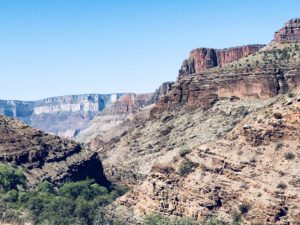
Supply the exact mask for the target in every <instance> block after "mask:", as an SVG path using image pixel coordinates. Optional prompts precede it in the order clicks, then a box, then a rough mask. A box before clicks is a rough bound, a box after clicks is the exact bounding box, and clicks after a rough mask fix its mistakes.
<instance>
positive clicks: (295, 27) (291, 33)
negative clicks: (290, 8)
mask: <svg viewBox="0 0 300 225" xmlns="http://www.w3.org/2000/svg"><path fill="white" fill-rule="evenodd" d="M273 41H275V42H281V43H286V42H296V41H300V18H297V19H291V20H289V21H288V22H287V23H285V26H284V27H283V28H281V29H280V30H279V31H277V32H276V33H275V35H274V39H273Z"/></svg>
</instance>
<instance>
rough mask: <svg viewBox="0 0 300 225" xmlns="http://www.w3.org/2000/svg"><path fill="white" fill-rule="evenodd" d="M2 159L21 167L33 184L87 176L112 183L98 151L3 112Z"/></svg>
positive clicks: (0, 120)
mask: <svg viewBox="0 0 300 225" xmlns="http://www.w3.org/2000/svg"><path fill="white" fill-rule="evenodd" d="M0 162H1V163H10V164H12V165H14V166H18V167H22V168H23V169H24V171H25V173H26V176H27V178H28V181H29V184H30V185H31V186H36V185H37V184H38V183H39V182H40V181H43V180H48V181H50V182H51V183H54V184H58V185H59V184H62V183H63V182H66V181H78V180H82V179H85V178H88V177H89V178H93V179H95V180H96V181H98V182H99V183H101V184H103V185H105V186H108V185H109V182H108V181H107V179H106V177H105V176H104V173H103V168H102V163H101V161H100V158H99V156H98V155H97V153H95V152H92V151H90V150H87V149H85V148H84V147H83V146H82V145H80V144H77V143H75V142H74V141H69V140H66V139H61V138H60V137H58V136H53V135H50V134H46V133H44V132H42V131H39V130H36V129H33V128H31V127H29V126H28V125H26V124H24V123H22V122H20V121H18V120H14V119H11V118H8V117H5V116H0Z"/></svg>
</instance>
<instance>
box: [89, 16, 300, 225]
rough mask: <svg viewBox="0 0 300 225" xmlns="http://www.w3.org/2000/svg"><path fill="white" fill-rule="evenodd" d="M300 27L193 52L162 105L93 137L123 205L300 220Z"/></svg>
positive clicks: (264, 220) (137, 209) (258, 220)
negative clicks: (120, 188)
mask: <svg viewBox="0 0 300 225" xmlns="http://www.w3.org/2000/svg"><path fill="white" fill-rule="evenodd" d="M299 29H300V19H293V20H290V21H288V22H287V23H286V24H285V27H284V28H282V29H280V30H279V31H278V32H277V33H276V34H275V36H274V40H273V41H272V43H271V44H269V45H267V46H261V45H250V46H245V47H240V48H230V49H229V50H213V49H204V48H201V49H196V50H194V51H192V52H191V55H190V57H189V59H188V60H185V61H184V63H183V66H182V67H181V69H180V71H179V77H178V80H177V81H176V82H174V83H166V84H164V85H163V86H162V87H161V88H160V89H159V90H158V93H161V95H160V96H159V98H158V101H157V103H156V104H155V106H149V107H147V108H145V109H144V110H143V111H141V112H139V113H138V114H137V115H136V116H135V117H134V119H132V120H131V121H127V122H126V123H122V124H121V125H120V126H117V127H115V128H113V129H112V131H111V132H107V133H106V134H105V135H103V133H102V135H98V136H97V135H96V137H95V138H93V139H91V140H90V141H89V145H90V147H92V148H93V149H94V150H96V151H98V152H99V154H100V156H101V158H102V159H103V165H104V168H105V174H106V175H107V176H108V177H109V179H110V180H111V181H113V182H116V183H119V184H125V185H128V186H130V187H131V191H130V192H129V193H127V194H126V195H125V196H123V197H121V198H120V199H119V200H118V201H117V202H116V206H117V207H118V209H120V210H124V211H125V212H126V213H125V214H127V215H128V213H127V212H128V210H129V212H132V215H131V217H132V218H134V219H135V220H139V219H140V218H142V217H143V216H144V215H147V214H149V213H153V212H159V213H162V214H164V215H167V216H189V217H193V218H195V219H197V220H201V219H203V218H205V217H206V216H208V215H216V216H220V217H223V218H225V219H226V220H229V219H230V217H231V216H232V215H233V214H234V213H235V211H238V212H239V213H241V215H242V218H243V220H244V222H245V223H246V224H299V221H300V217H299V215H300V211H299V202H300V194H299V193H300V186H299V180H300V177H299V172H300V168H299V165H300V164H299V160H300V148H299V145H300V140H299V133H300V114H299V110H300V92H299V89H297V87H298V86H299V84H300V47H299V46H300V42H299V37H300V34H299ZM226 51H227V53H226ZM224 52H225V53H224ZM221 53H222V54H221ZM224 57H225V58H224ZM114 131H115V132H114ZM96 133H97V132H96Z"/></svg>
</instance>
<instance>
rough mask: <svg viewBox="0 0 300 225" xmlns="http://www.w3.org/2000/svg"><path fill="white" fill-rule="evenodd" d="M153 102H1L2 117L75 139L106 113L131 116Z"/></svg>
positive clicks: (78, 98)
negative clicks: (99, 116)
mask: <svg viewBox="0 0 300 225" xmlns="http://www.w3.org/2000/svg"><path fill="white" fill-rule="evenodd" d="M121 98H122V99H121ZM150 100H151V94H144V95H137V94H124V93H123V94H107V95H99V94H89V95H71V96H62V97H52V98H47V99H44V100H39V101H31V102H24V101H5V100H0V114H2V115H6V116H10V117H15V118H17V119H19V120H21V121H23V122H25V123H27V124H29V125H30V126H33V127H35V128H38V129H42V130H44V131H46V132H49V133H52V134H57V135H59V136H62V137H68V138H73V137H74V136H76V135H77V134H78V133H79V131H80V130H83V129H85V128H86V127H87V126H88V123H89V121H90V120H92V119H93V118H94V117H95V116H96V115H97V114H99V113H100V112H102V111H103V110H106V109H107V112H111V113H114V112H117V111H120V112H121V111H122V112H123V113H131V112H133V111H135V110H138V109H139V107H142V106H144V105H146V104H147V102H148V101H150ZM108 108H109V109H108Z"/></svg>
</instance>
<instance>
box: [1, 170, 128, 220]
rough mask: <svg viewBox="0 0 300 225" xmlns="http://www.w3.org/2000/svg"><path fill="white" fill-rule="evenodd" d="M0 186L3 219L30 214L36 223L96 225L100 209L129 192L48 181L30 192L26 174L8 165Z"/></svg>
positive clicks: (91, 184) (90, 182)
mask: <svg viewBox="0 0 300 225" xmlns="http://www.w3.org/2000/svg"><path fill="white" fill-rule="evenodd" d="M0 185H1V190H2V193H1V192H0V201H1V204H0V218H1V219H4V220H6V221H10V222H17V221H18V219H19V216H18V213H17V212H22V213H19V214H20V215H21V216H20V217H22V216H23V217H24V212H26V213H25V214H26V215H28V214H29V217H30V218H31V220H32V222H33V223H34V224H64V225H69V224H70V225H71V224H86V225H92V224H94V221H95V219H96V214H97V212H98V209H99V208H101V207H103V206H106V205H108V204H110V203H111V202H112V201H113V200H114V199H115V198H117V197H118V196H120V195H122V194H124V193H125V192H126V189H125V188H119V187H113V188H112V191H108V189H106V188H105V187H102V186H100V185H99V184H97V183H96V182H95V181H94V180H84V181H79V182H67V183H65V184H64V185H63V186H61V187H59V188H55V187H54V186H53V184H51V183H50V182H48V181H44V182H42V183H40V184H39V185H38V186H37V188H36V190H35V191H29V190H26V189H24V188H25V187H26V178H25V176H24V175H23V173H22V171H20V170H17V169H14V168H12V167H9V166H4V165H0ZM20 187H23V188H20ZM12 209H14V210H12ZM11 215H13V216H11Z"/></svg>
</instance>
